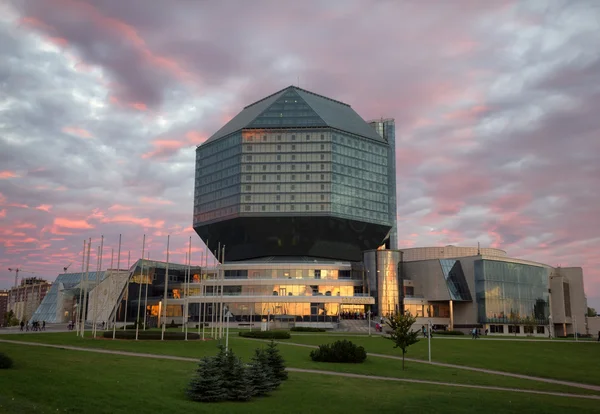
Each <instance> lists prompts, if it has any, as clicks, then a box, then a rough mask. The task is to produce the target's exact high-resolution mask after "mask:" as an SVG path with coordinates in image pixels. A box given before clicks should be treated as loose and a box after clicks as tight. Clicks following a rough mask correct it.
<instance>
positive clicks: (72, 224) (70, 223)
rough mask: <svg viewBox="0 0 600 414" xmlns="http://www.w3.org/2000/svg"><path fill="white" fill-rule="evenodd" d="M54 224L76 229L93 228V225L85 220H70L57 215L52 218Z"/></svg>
mask: <svg viewBox="0 0 600 414" xmlns="http://www.w3.org/2000/svg"><path fill="white" fill-rule="evenodd" d="M54 225H55V226H57V227H63V228H66V229H76V230H87V229H93V228H94V226H93V225H91V224H90V223H88V222H87V221H85V220H72V219H68V218H63V217H57V218H55V219H54Z"/></svg>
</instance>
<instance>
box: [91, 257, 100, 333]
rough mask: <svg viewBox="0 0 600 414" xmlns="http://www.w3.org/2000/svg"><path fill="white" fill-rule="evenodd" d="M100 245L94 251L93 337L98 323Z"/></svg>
mask: <svg viewBox="0 0 600 414" xmlns="http://www.w3.org/2000/svg"><path fill="white" fill-rule="evenodd" d="M99 268H100V246H98V250H97V252H96V283H95V284H94V285H95V286H94V318H93V324H94V327H93V329H92V332H93V333H94V339H96V325H97V323H98V315H97V309H98V291H99V289H96V288H97V287H98V274H99V273H100V270H99Z"/></svg>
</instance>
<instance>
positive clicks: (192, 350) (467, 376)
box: [0, 333, 595, 394]
mask: <svg viewBox="0 0 600 414" xmlns="http://www.w3.org/2000/svg"><path fill="white" fill-rule="evenodd" d="M0 338H5V339H13V340H29V341H35V342H43V343H52V344H57V345H71V346H80V347H89V348H100V349H109V350H119V351H128V352H141V353H148V354H157V355H174V356H183V357H191V358H200V357H201V356H204V355H211V354H214V352H215V350H216V344H217V343H216V342H215V341H207V342H202V341H188V342H185V341H168V342H161V341H137V342H136V341H123V340H117V341H112V340H105V339H97V340H94V339H91V338H90V339H81V338H77V337H76V336H75V335H73V334H71V333H48V334H40V335H10V337H9V336H4V337H0ZM312 339H315V340H316V339H317V338H312ZM354 339H356V338H351V340H354ZM366 339H369V338H366ZM377 339H379V342H384V344H385V345H387V348H388V350H390V349H393V348H391V342H389V341H387V340H386V341H384V340H382V339H381V338H377ZM262 345H263V343H262V342H260V341H254V340H248V339H242V338H239V337H235V336H234V337H231V338H230V347H232V349H233V350H234V352H235V353H236V354H237V355H239V356H241V357H242V358H244V359H245V360H249V359H250V357H251V356H252V354H253V352H254V349H255V348H257V347H260V346H262ZM2 346H3V344H2V343H0V350H1V349H2ZM279 347H280V350H281V353H282V355H283V357H284V358H285V360H286V364H287V366H288V367H294V368H306V369H319V370H330V371H338V372H345V373H355V374H364V375H380V376H389V377H396V378H411V379H423V380H433V381H444V382H451V383H459V384H476V385H493V386H500V387H507V388H523V389H532V390H545V391H558V392H571V393H577V394H594V393H595V392H594V391H590V390H584V389H579V388H574V387H564V386H561V385H555V384H547V383H543V382H537V381H530V380H521V379H513V378H508V377H503V376H498V375H490V374H485V373H478V372H470V371H466V370H461V369H455V368H445V367H437V366H432V365H428V364H419V363H408V365H407V370H406V371H403V370H402V362H401V361H398V360H389V359H384V358H376V357H369V358H367V360H366V361H365V362H364V363H362V364H327V363H318V362H313V361H311V359H310V357H309V353H310V351H311V350H310V348H304V347H298V346H295V345H285V344H282V345H280V346H279ZM371 347H373V344H372V343H368V345H367V346H366V347H365V348H366V350H367V351H368V352H369V351H372V349H371Z"/></svg>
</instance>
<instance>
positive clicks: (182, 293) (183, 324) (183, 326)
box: [181, 252, 188, 333]
mask: <svg viewBox="0 0 600 414" xmlns="http://www.w3.org/2000/svg"><path fill="white" fill-rule="evenodd" d="M187 264H188V254H187V252H185V262H184V264H183V265H184V266H185V267H184V270H183V289H181V295H182V296H183V305H181V311H182V312H181V314H182V315H183V316H182V318H183V321H185V283H186V280H187ZM184 332H185V322H183V323H182V324H181V333H184Z"/></svg>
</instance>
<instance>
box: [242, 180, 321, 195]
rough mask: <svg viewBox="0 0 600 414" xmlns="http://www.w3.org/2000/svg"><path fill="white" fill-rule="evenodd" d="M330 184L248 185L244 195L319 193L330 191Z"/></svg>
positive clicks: (244, 187)
mask: <svg viewBox="0 0 600 414" xmlns="http://www.w3.org/2000/svg"><path fill="white" fill-rule="evenodd" d="M330 190H331V185H330V184H311V183H299V184H287V183H285V184H276V185H273V184H253V185H251V184H246V185H244V186H242V192H243V193H253V194H256V193H279V192H284V193H289V192H294V191H297V192H300V193H305V192H308V193H313V192H317V191H330Z"/></svg>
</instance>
